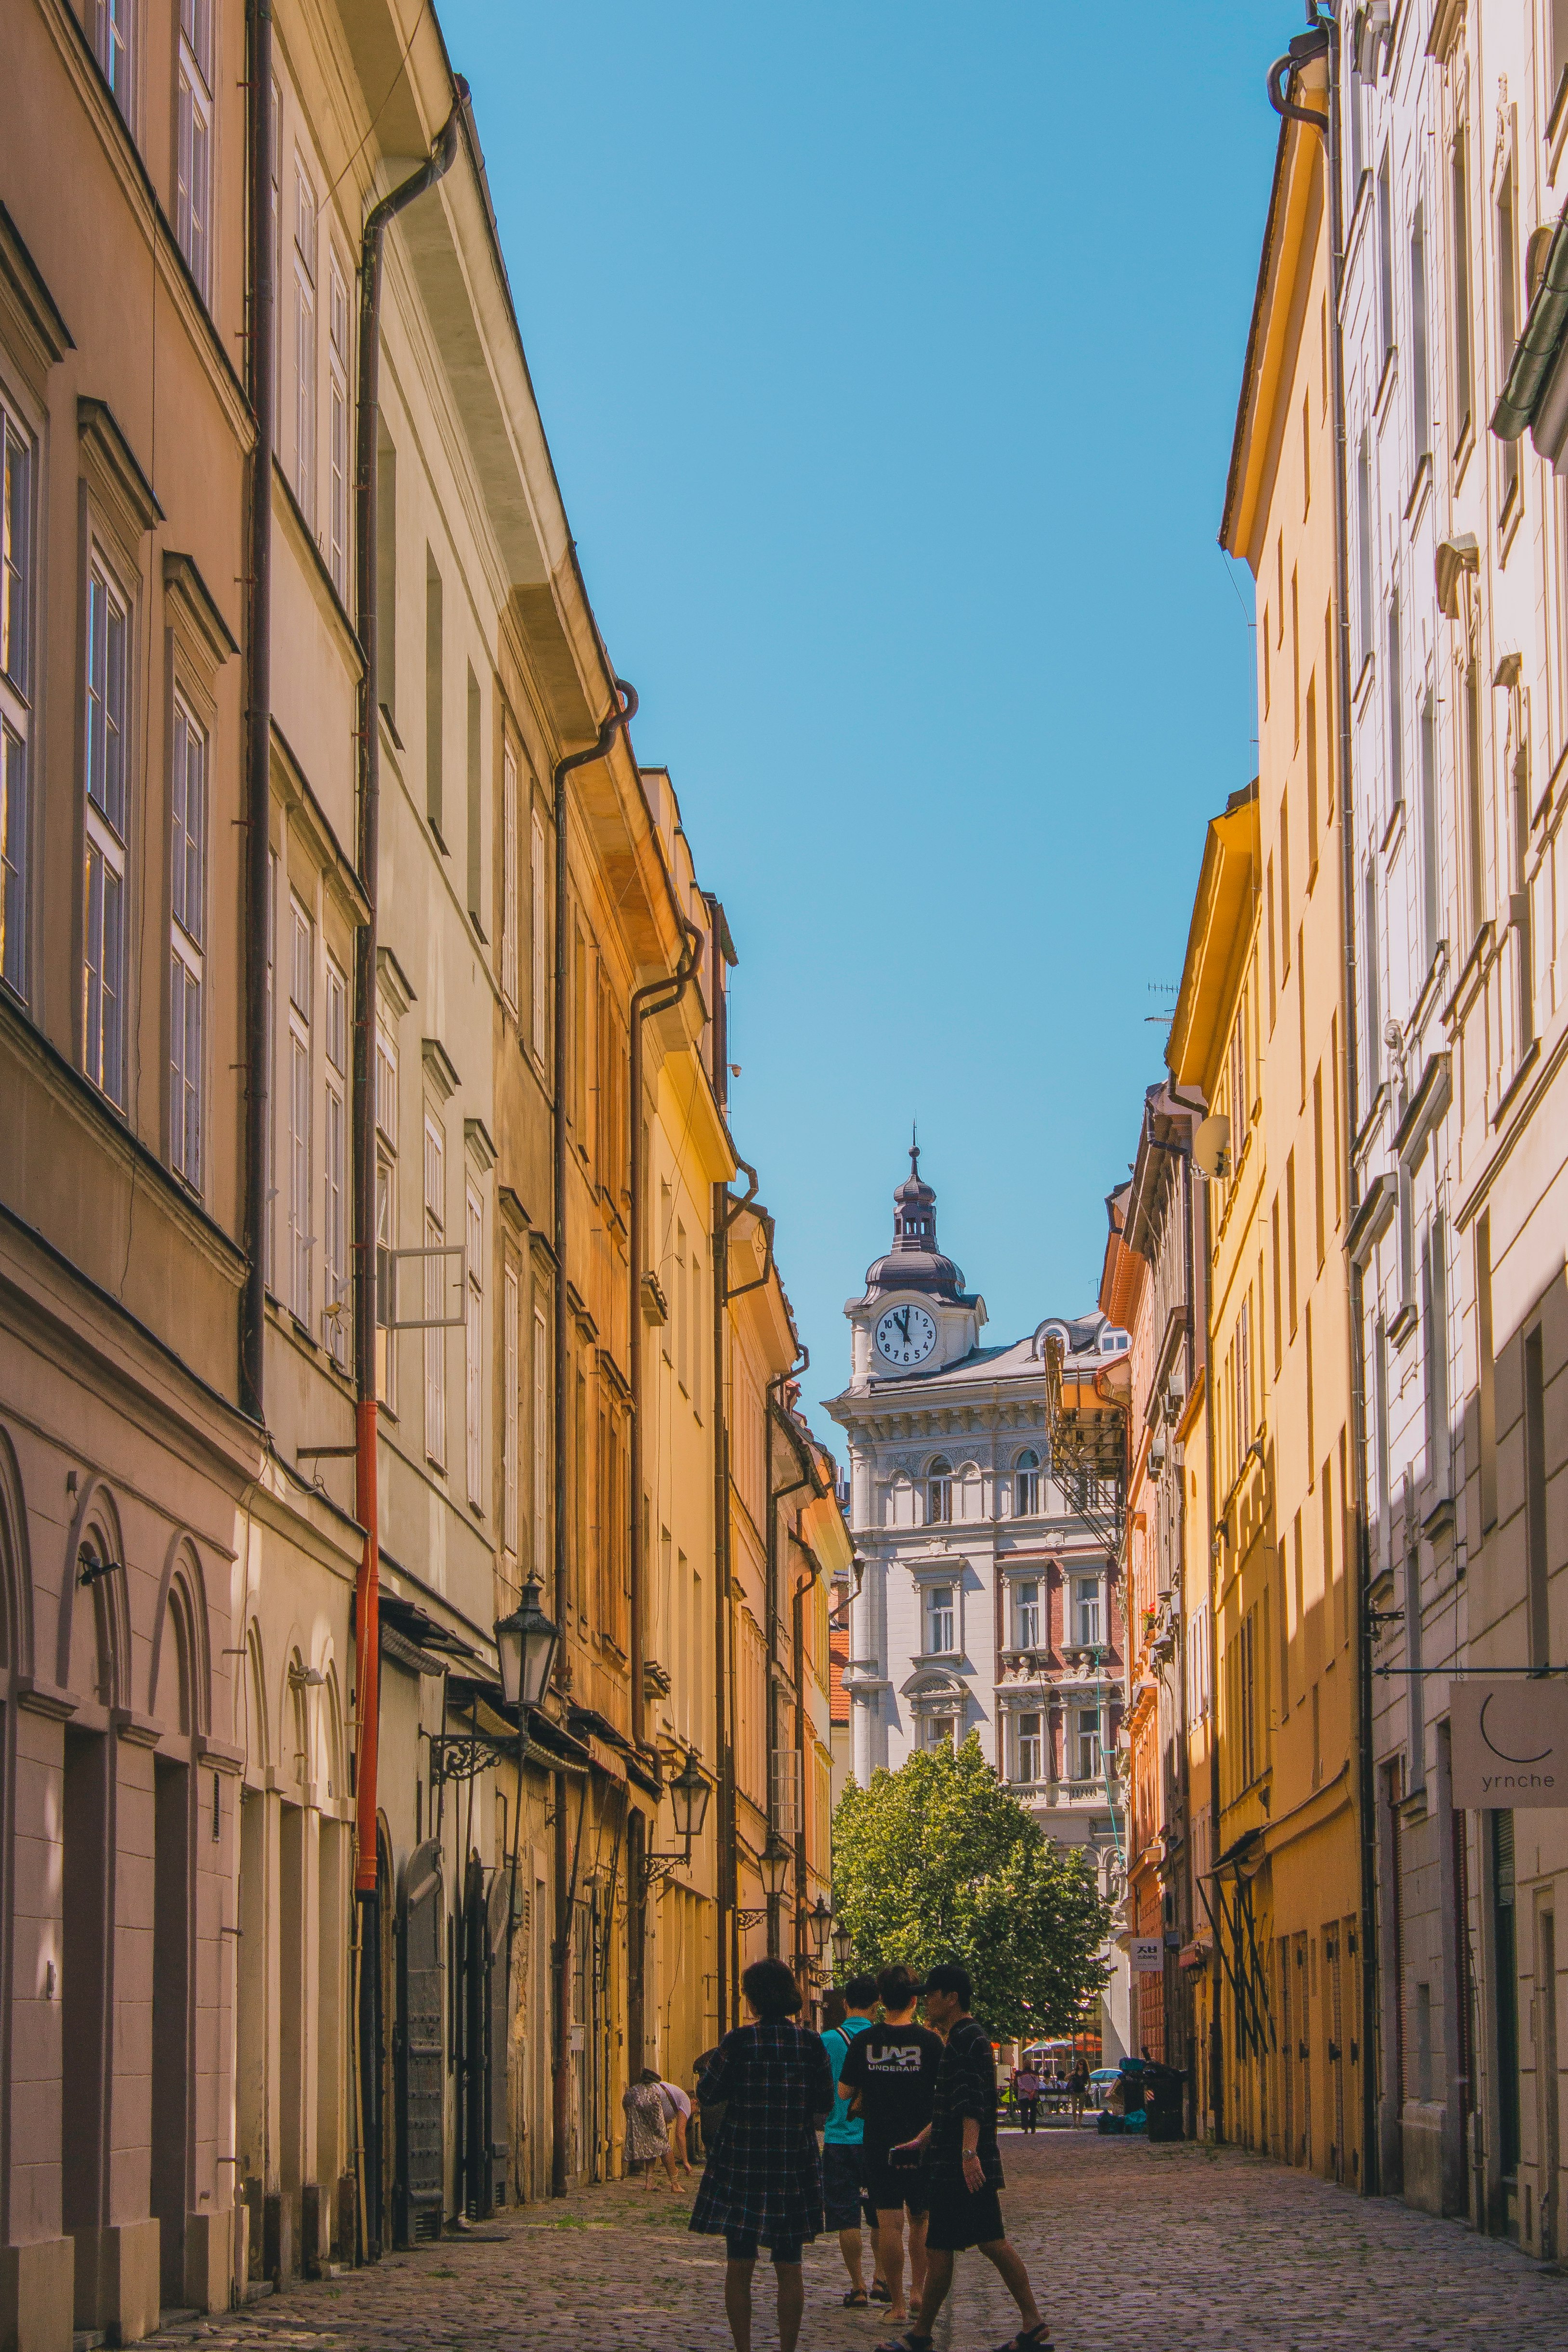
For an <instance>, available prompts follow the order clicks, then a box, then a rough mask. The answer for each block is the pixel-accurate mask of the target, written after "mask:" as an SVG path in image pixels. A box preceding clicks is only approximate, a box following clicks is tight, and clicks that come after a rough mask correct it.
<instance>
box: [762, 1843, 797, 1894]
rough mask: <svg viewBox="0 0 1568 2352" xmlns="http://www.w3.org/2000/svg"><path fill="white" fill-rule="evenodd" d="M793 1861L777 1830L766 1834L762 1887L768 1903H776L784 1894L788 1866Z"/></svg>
mask: <svg viewBox="0 0 1568 2352" xmlns="http://www.w3.org/2000/svg"><path fill="white" fill-rule="evenodd" d="M793 1859H794V1857H793V1855H792V1854H791V1853H790V1850H789V1848H788V1846H787V1845H786V1844H785V1843H784V1840H783V1838H782V1837H780V1835H779V1833H778V1832H777V1830H771V1831H770V1832H768V1842H767V1843H766V1845H765V1846H763V1885H764V1886H765V1887H766V1889H767V1891H768V1900H769V1901H770V1902H772V1903H776V1902H777V1901H778V1899H779V1897H780V1895H782V1894H783V1893H784V1881H785V1879H786V1878H787V1877H788V1876H789V1866H790V1863H791V1862H792V1860H793Z"/></svg>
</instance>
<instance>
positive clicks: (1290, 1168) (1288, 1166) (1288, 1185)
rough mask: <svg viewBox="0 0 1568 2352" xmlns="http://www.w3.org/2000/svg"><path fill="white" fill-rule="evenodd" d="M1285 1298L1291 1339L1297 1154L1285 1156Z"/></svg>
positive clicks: (1292, 1333) (1291, 1153)
mask: <svg viewBox="0 0 1568 2352" xmlns="http://www.w3.org/2000/svg"><path fill="white" fill-rule="evenodd" d="M1285 1297H1286V1300H1287V1303H1288V1305H1289V1309H1290V1337H1291V1338H1292V1339H1294V1338H1295V1336H1296V1154H1295V1153H1294V1151H1289V1152H1287V1153H1286V1155H1285Z"/></svg>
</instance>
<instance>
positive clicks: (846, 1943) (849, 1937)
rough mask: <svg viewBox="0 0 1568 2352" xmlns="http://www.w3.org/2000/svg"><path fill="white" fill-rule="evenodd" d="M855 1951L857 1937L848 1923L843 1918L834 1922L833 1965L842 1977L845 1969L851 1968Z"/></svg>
mask: <svg viewBox="0 0 1568 2352" xmlns="http://www.w3.org/2000/svg"><path fill="white" fill-rule="evenodd" d="M854 1949H855V1937H854V1935H853V1933H852V1932H851V1930H850V1927H849V1923H848V1921H847V1919H842V1918H839V1919H835V1921H834V1922H833V1965H834V1967H835V1968H836V1969H837V1971H838V1973H839V1975H840V1976H842V1975H843V1974H844V1971H845V1969H847V1967H848V1966H849V1961H850V1957H851V1955H852V1954H853V1952H854Z"/></svg>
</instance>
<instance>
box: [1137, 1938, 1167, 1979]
mask: <svg viewBox="0 0 1568 2352" xmlns="http://www.w3.org/2000/svg"><path fill="white" fill-rule="evenodd" d="M1129 1951H1130V1955H1131V1961H1132V1973H1133V1975H1134V1976H1140V1977H1158V1976H1163V1975H1164V1973H1165V1944H1164V1938H1163V1937H1161V1936H1134V1937H1133V1938H1132V1941H1131V1946H1130V1947H1129Z"/></svg>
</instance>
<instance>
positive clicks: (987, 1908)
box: [833, 1732, 1110, 2042]
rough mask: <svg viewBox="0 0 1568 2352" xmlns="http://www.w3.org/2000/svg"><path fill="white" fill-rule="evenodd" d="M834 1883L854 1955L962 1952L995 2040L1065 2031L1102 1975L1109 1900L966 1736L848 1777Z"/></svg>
mask: <svg viewBox="0 0 1568 2352" xmlns="http://www.w3.org/2000/svg"><path fill="white" fill-rule="evenodd" d="M833 1892H834V1901H835V1905H836V1907H837V1911H838V1913H839V1916H841V1917H842V1918H843V1920H844V1921H845V1923H846V1925H847V1927H848V1928H849V1931H850V1933H851V1935H852V1936H853V1937H854V1939H855V1942H854V1950H855V1960H856V1963H857V1965H858V1966H860V1967H863V1968H877V1967H880V1966H882V1965H883V1964H884V1963H885V1962H887V1961H889V1960H906V1961H908V1963H909V1965H910V1967H911V1968H913V1969H921V1970H924V1969H928V1968H931V1966H933V1965H934V1963H935V1962H936V1961H938V1960H959V1961H962V1962H963V1966H964V1967H965V1968H966V1969H968V1970H969V1973H970V1976H971V1978H972V1979H973V1984H974V2012H975V2015H976V2016H977V2017H979V2018H980V2019H981V2021H983V2023H984V2025H985V2026H986V2027H987V2028H988V2030H989V2031H990V2032H991V2033H992V2035H993V2036H994V2038H995V2039H996V2040H998V2041H1010V2040H1013V2039H1015V2038H1016V2039H1017V2040H1019V2041H1031V2042H1034V2041H1041V2040H1044V2039H1047V2038H1050V2037H1054V2036H1056V2035H1058V2034H1065V2033H1069V2032H1071V2031H1072V2029H1073V2026H1074V2025H1075V2023H1077V2021H1078V2020H1079V2017H1080V2016H1081V2014H1082V2011H1083V2006H1084V2003H1085V2001H1086V2000H1088V1999H1089V1996H1090V1994H1092V1993H1094V1992H1097V1991H1098V1990H1100V1986H1101V1985H1103V1984H1104V1982H1105V1979H1106V1975H1107V1969H1106V1967H1105V1963H1104V1960H1103V1958H1102V1957H1101V1956H1102V1954H1103V1951H1104V1948H1105V1941H1106V1937H1107V1935H1108V1933H1109V1931H1110V1906H1109V1905H1108V1904H1106V1903H1105V1902H1103V1901H1102V1900H1101V1898H1100V1891H1099V1888H1098V1887H1097V1885H1096V1884H1095V1876H1094V1871H1093V1868H1092V1865H1091V1864H1090V1862H1089V1857H1088V1856H1087V1855H1086V1854H1085V1853H1083V1852H1082V1851H1081V1850H1071V1849H1066V1848H1063V1847H1061V1846H1058V1844H1057V1843H1056V1842H1055V1840H1054V1839H1052V1838H1048V1837H1047V1835H1046V1833H1045V1832H1044V1831H1043V1830H1042V1829H1041V1827H1040V1825H1039V1823H1038V1822H1037V1821H1036V1820H1035V1818H1034V1816H1033V1815H1032V1814H1031V1813H1028V1812H1026V1811H1025V1810H1024V1808H1023V1806H1022V1805H1021V1804H1019V1802H1018V1801H1017V1799H1016V1797H1014V1796H1012V1795H1010V1794H1009V1792H1008V1790H1006V1789H1005V1788H1004V1786H1003V1785H1002V1783H1001V1781H1000V1780H998V1779H997V1777H996V1774H995V1773H994V1771H993V1769H992V1768H991V1766H990V1765H989V1764H987V1762H986V1761H985V1759H984V1757H983V1756H982V1754H981V1752H980V1742H979V1740H978V1739H977V1738H975V1736H974V1735H973V1732H972V1733H971V1734H970V1737H969V1738H967V1739H966V1740H965V1741H964V1744H963V1747H962V1748H960V1749H959V1751H958V1753H957V1754H956V1755H954V1754H953V1752H952V1749H951V1748H945V1747H944V1748H935V1749H932V1750H931V1751H930V1752H921V1753H920V1754H918V1755H914V1756H911V1757H910V1759H909V1761H908V1763H907V1764H905V1765H903V1766H902V1767H901V1769H900V1770H899V1771H897V1772H888V1771H880V1772H877V1773H874V1774H873V1776H872V1780H871V1785H870V1787H869V1788H868V1789H861V1788H858V1787H857V1786H856V1784H855V1783H854V1782H853V1781H851V1782H850V1784H849V1786H848V1788H847V1789H846V1790H845V1791H844V1794H843V1796H842V1797H841V1798H840V1799H839V1801H838V1807H837V1811H836V1812H835V1814H834V1817H833Z"/></svg>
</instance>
